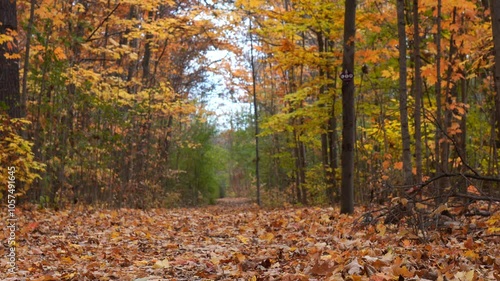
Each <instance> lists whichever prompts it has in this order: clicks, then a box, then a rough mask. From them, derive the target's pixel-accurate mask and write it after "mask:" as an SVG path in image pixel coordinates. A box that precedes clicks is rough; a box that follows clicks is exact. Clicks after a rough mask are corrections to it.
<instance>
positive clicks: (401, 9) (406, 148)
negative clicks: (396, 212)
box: [397, 0, 413, 185]
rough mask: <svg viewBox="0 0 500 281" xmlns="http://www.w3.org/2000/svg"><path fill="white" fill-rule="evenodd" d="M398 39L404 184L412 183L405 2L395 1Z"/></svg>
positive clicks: (402, 0)
mask: <svg viewBox="0 0 500 281" xmlns="http://www.w3.org/2000/svg"><path fill="white" fill-rule="evenodd" d="M397 18H398V37H399V114H400V116H401V138H402V141H403V173H404V180H405V184H407V185H409V184H412V183H413V175H412V167H411V150H410V142H411V140H410V131H409V129H408V93H407V91H408V90H407V89H408V88H407V85H406V78H407V72H408V69H407V66H406V30H405V28H406V24H405V1H404V0H398V1H397Z"/></svg>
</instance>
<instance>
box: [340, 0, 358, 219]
mask: <svg viewBox="0 0 500 281" xmlns="http://www.w3.org/2000/svg"><path fill="white" fill-rule="evenodd" d="M356 2H357V1H356V0H352V1H346V2H345V17H344V54H343V58H342V69H343V71H342V73H344V75H345V74H347V75H349V74H354V52H355V49H354V41H355V35H356ZM351 79H352V77H351ZM351 79H349V78H348V79H346V77H344V79H343V80H344V81H343V82H342V110H343V115H342V125H343V127H342V156H341V165H342V187H341V202H340V203H341V205H340V212H341V213H343V214H346V213H347V214H350V213H353V212H354V144H355V130H356V126H355V125H356V116H355V110H354V81H353V80H351Z"/></svg>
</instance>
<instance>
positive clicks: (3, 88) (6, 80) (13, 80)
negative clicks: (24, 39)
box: [0, 0, 22, 118]
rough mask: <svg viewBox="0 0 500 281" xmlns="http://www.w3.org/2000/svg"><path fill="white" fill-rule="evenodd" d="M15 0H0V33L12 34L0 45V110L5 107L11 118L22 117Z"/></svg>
mask: <svg viewBox="0 0 500 281" xmlns="http://www.w3.org/2000/svg"><path fill="white" fill-rule="evenodd" d="M16 2H17V1H15V0H0V23H1V25H0V34H2V35H8V36H13V37H14V38H13V39H12V40H9V41H7V42H4V43H3V44H1V45H0V110H2V109H3V107H6V109H7V112H8V114H9V116H10V117H12V118H20V117H22V105H21V93H20V88H19V86H20V84H19V58H10V57H8V56H13V55H15V56H18V55H19V48H18V46H17V40H16V38H15V36H14V34H15V32H17V6H16Z"/></svg>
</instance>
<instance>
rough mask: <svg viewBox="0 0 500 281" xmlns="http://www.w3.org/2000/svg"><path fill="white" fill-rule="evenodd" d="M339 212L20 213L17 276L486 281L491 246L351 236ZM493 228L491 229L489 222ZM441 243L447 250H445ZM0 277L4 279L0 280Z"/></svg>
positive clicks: (372, 231)
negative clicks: (24, 273) (19, 273)
mask: <svg viewBox="0 0 500 281" xmlns="http://www.w3.org/2000/svg"><path fill="white" fill-rule="evenodd" d="M337 212H338V210H334V209H333V208H323V209H322V208H302V209H279V210H261V209H253V208H252V207H246V208H243V207H225V208H223V207H210V208H202V209H192V208H191V209H176V210H161V209H158V210H150V211H147V212H146V211H140V210H129V209H119V210H114V211H109V210H100V211H97V210H90V209H87V210H80V211H78V212H71V213H67V212H50V213H49V212H45V211H23V212H20V213H19V218H20V223H21V224H25V225H24V226H22V229H28V228H31V229H33V230H31V231H24V232H21V233H20V236H21V238H22V239H23V240H20V241H23V242H22V243H19V246H18V252H17V253H18V255H19V256H22V257H23V261H25V262H22V263H20V265H19V266H20V269H21V270H29V272H30V273H29V274H30V277H31V278H32V279H33V280H60V279H56V278H58V277H60V276H68V278H69V276H72V277H71V278H72V279H71V278H70V279H68V280H82V279H85V276H86V275H85V274H87V273H85V272H92V279H103V280H104V279H109V278H111V276H114V278H115V279H116V278H117V279H120V280H140V279H137V278H138V276H143V279H142V280H149V279H146V277H144V276H164V275H165V274H166V276H175V277H176V278H182V279H184V280H194V279H196V278H199V277H201V276H203V278H204V279H208V280H238V279H244V280H263V279H264V280H266V278H268V279H269V280H271V278H274V280H313V279H314V280H332V281H333V280H346V279H350V280H393V279H394V280H395V279H398V278H400V276H401V277H403V278H405V279H413V278H414V279H427V278H429V279H432V280H440V279H442V278H445V277H446V278H449V279H450V280H451V279H453V278H459V280H477V276H494V275H493V274H494V273H493V270H494V269H493V267H495V266H497V265H498V261H497V260H496V259H497V257H496V256H495V250H494V249H495V247H496V244H495V242H493V240H490V241H491V243H489V244H488V243H485V242H484V241H481V240H477V239H476V238H473V235H469V236H468V237H467V239H465V240H462V241H457V238H455V237H453V236H450V237H447V236H446V234H444V233H441V234H440V235H439V237H440V238H439V240H437V241H436V242H434V241H431V242H430V244H420V243H419V242H418V241H417V240H416V238H418V237H415V236H410V235H409V234H408V233H407V232H405V231H402V230H400V229H391V228H389V227H387V226H385V225H383V224H377V225H376V226H375V227H374V228H366V229H365V228H360V229H357V230H354V229H352V225H353V222H354V221H353V220H354V219H355V217H347V216H341V217H335V218H334V216H333V214H334V213H337ZM29 220H36V221H39V223H32V222H29ZM1 223H2V221H0V224H1ZM3 223H5V222H3ZM478 225H479V224H478ZM493 225H497V226H498V220H497V219H496V221H493V219H492V226H493ZM313 226H314V227H313ZM146 231H147V232H149V233H150V238H146V236H145V234H144V233H145V232H146ZM50 233H58V235H51V234H50ZM75 233H78V234H75ZM28 236H29V237H30V239H25V238H27V237H28ZM446 239H451V241H454V242H453V243H448V244H443V241H446ZM28 252H29V254H28ZM47 253H52V254H51V255H50V257H51V264H52V265H54V270H53V271H51V272H50V273H47V272H46V271H44V270H43V267H42V266H41V265H43V264H44V259H45V256H47V255H48V254H47ZM479 253H481V255H479ZM42 254H44V255H42ZM470 261H473V263H472V264H471V263H470ZM476 265H478V267H476ZM483 265H484V266H483ZM125 269H126V270H125ZM89 276H90V275H88V276H87V277H88V278H90V277H89ZM98 276H100V277H99V278H98ZM432 276H433V277H432ZM430 277H432V278H430ZM472 277H473V278H472ZM0 278H2V280H5V279H6V278H8V277H7V275H6V273H4V272H2V273H0ZM51 278H53V279H51ZM134 278H135V279H134ZM469 278H472V279H469ZM485 280H486V279H485Z"/></svg>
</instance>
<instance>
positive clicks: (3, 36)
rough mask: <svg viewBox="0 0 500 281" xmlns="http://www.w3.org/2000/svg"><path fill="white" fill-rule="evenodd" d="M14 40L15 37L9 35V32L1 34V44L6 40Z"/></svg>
mask: <svg viewBox="0 0 500 281" xmlns="http://www.w3.org/2000/svg"><path fill="white" fill-rule="evenodd" d="M13 40H14V37H12V36H10V35H7V34H0V44H3V43H5V42H12V41H13Z"/></svg>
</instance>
